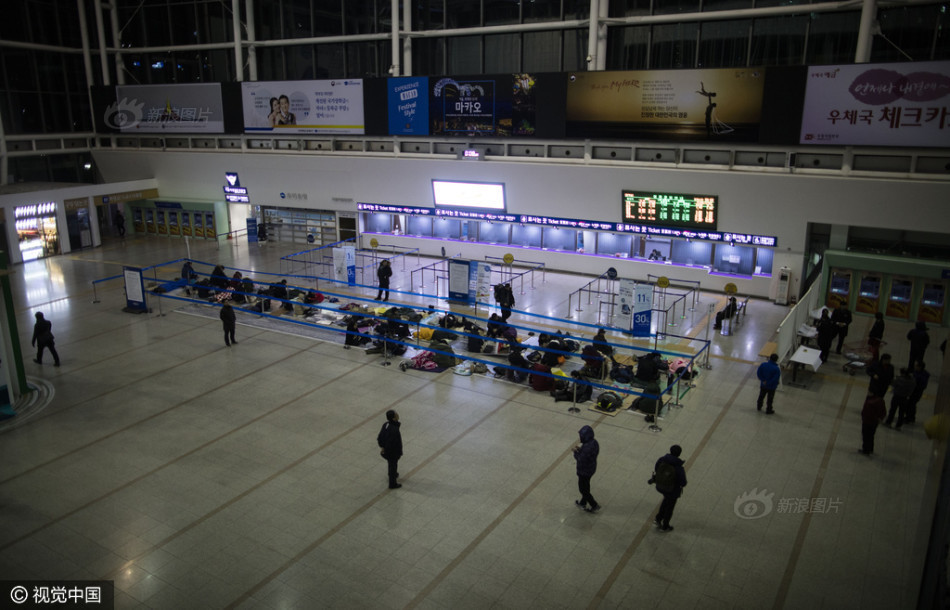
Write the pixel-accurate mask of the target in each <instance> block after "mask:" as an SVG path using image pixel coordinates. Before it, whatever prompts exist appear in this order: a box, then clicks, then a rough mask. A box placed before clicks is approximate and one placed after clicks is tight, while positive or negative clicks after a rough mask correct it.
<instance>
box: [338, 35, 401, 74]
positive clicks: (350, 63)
mask: <svg viewBox="0 0 950 610" xmlns="http://www.w3.org/2000/svg"><path fill="white" fill-rule="evenodd" d="M345 46H346V74H345V75H344V76H347V77H350V78H368V77H373V76H387V71H388V70H389V66H390V65H392V46H391V45H390V44H389V43H388V42H387V43H385V44H383V43H381V42H380V41H367V42H348V43H346V45H345Z"/></svg>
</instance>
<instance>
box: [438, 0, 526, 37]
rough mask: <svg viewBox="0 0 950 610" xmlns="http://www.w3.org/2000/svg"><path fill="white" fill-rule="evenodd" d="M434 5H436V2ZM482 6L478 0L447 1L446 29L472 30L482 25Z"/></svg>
mask: <svg viewBox="0 0 950 610" xmlns="http://www.w3.org/2000/svg"><path fill="white" fill-rule="evenodd" d="M432 4H435V2H433V3H432ZM509 4H510V3H509ZM481 5H482V3H481V2H479V1H478V0H476V1H474V2H473V1H472V0H446V1H445V27H446V28H447V29H450V30H451V29H455V28H472V27H478V26H480V25H482V6H481ZM515 10H516V11H517V10H518V9H517V7H515ZM499 12H501V11H499Z"/></svg>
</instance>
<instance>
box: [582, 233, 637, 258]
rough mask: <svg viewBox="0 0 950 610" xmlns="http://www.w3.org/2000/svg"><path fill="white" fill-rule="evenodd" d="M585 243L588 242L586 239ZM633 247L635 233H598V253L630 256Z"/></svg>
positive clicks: (623, 256)
mask: <svg viewBox="0 0 950 610" xmlns="http://www.w3.org/2000/svg"><path fill="white" fill-rule="evenodd" d="M584 243H585V244H586V243H587V240H586V239H585V240H584ZM591 243H593V242H591ZM631 248H633V235H618V234H616V233H597V254H603V255H605V256H619V257H621V258H628V257H630V256H631V253H632V250H631Z"/></svg>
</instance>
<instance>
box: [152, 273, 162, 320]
mask: <svg viewBox="0 0 950 610" xmlns="http://www.w3.org/2000/svg"><path fill="white" fill-rule="evenodd" d="M152 277H153V278H155V287H156V288H158V267H152ZM153 294H155V295H156V297H155V298H157V299H158V317H160V318H161V317H162V316H164V315H165V314H164V313H162V297H160V296H158V295H157V293H153Z"/></svg>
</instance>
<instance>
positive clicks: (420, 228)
mask: <svg viewBox="0 0 950 610" xmlns="http://www.w3.org/2000/svg"><path fill="white" fill-rule="evenodd" d="M406 235H415V236H417V237H432V219H431V218H429V217H428V216H410V217H409V218H408V220H407V221H406Z"/></svg>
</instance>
